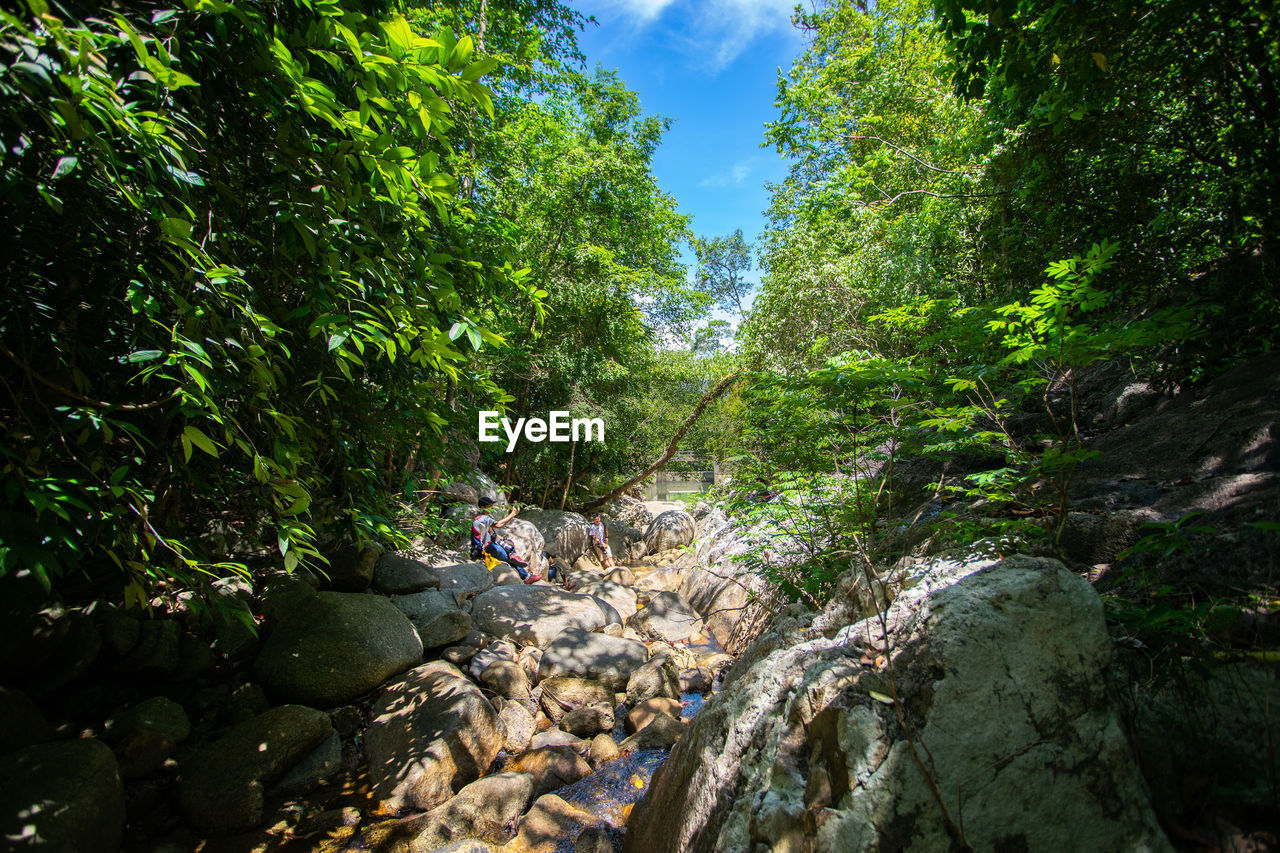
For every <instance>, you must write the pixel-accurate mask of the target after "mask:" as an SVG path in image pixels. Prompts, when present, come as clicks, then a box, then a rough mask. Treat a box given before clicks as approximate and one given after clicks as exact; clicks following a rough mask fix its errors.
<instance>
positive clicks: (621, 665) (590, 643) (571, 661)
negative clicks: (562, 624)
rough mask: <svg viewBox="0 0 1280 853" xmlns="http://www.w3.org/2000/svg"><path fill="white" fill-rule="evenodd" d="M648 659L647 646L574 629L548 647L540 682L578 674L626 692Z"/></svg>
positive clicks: (542, 663)
mask: <svg viewBox="0 0 1280 853" xmlns="http://www.w3.org/2000/svg"><path fill="white" fill-rule="evenodd" d="M647 658H648V650H647V649H646V648H645V645H644V643H641V642H639V641H637V640H627V639H623V638H621V637H610V636H607V635H605V634H596V633H592V632H590V631H583V630H579V629H574V628H571V629H569V630H566V631H564V632H562V633H561V634H560V635H559V636H558V637H556V639H555V640H554V641H553V642H552V643H551V644H550V645H549V646H548V647H547V650H546V652H545V653H544V654H543V655H542V661H541V663H540V664H539V665H538V677H539V678H540V679H547V678H552V677H554V676H557V675H577V676H581V677H583V678H592V679H596V680H599V681H601V682H603V683H604V684H605V685H607V686H608V687H609V688H610V689H612V690H625V689H626V686H627V681H628V680H629V679H630V677H631V673H632V672H634V671H635V670H636V669H638V668H640V666H642V665H643V664H644V662H645V660H646V659H647Z"/></svg>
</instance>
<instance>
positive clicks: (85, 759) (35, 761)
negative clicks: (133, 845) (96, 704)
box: [0, 739, 125, 853]
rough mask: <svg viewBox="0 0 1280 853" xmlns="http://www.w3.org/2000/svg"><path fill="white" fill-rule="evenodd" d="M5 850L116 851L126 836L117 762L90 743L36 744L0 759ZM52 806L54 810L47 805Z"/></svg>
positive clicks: (0, 826)
mask: <svg viewBox="0 0 1280 853" xmlns="http://www.w3.org/2000/svg"><path fill="white" fill-rule="evenodd" d="M0 779H3V780H4V784H3V785H0V837H3V838H5V839H6V841H7V844H6V849H10V850H19V849H26V848H28V847H31V848H36V847H42V848H44V849H47V850H52V851H67V853H72V851H74V853H115V851H116V850H117V849H118V848H119V847H120V841H121V838H122V836H123V834H124V822H125V812H124V787H123V783H122V782H121V781H120V772H119V769H118V768H117V766H116V758H115V756H114V755H113V754H112V753H111V750H110V749H109V748H108V747H107V746H106V745H105V744H103V743H102V742H100V741H96V740H92V739H76V740H63V741H56V742H53V743H39V744H34V745H32V746H28V747H25V748H24V749H21V750H18V751H17V752H13V753H10V754H8V755H5V756H3V757H0ZM51 806H53V807H51Z"/></svg>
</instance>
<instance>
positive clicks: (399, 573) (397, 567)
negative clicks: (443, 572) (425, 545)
mask: <svg viewBox="0 0 1280 853" xmlns="http://www.w3.org/2000/svg"><path fill="white" fill-rule="evenodd" d="M440 586H441V583H440V577H439V575H438V574H437V573H436V570H435V569H433V568H432V567H431V566H430V565H428V564H427V563H424V562H421V561H420V560H415V559H413V558H412V557H406V556H404V555H402V554H395V553H388V554H383V555H382V557H381V558H380V559H379V560H378V563H377V568H376V569H374V572H373V588H374V589H376V590H377V591H378V592H380V593H382V594H384V595H411V594H413V593H415V592H422V591H423V590H424V589H436V588H438V587H440Z"/></svg>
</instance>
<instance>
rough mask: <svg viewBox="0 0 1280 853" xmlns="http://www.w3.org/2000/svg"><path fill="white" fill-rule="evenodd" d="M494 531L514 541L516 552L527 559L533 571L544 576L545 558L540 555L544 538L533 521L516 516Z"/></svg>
mask: <svg viewBox="0 0 1280 853" xmlns="http://www.w3.org/2000/svg"><path fill="white" fill-rule="evenodd" d="M496 533H497V535H498V536H501V537H503V538H504V539H510V540H511V541H512V542H514V543H515V546H516V554H518V555H519V556H520V557H522V558H524V559H525V560H526V561H528V563H529V567H530V568H532V569H533V570H534V572H536V573H537V574H540V575H542V576H544V577H545V576H546V574H547V558H546V557H544V556H542V552H543V551H544V550H545V549H546V539H545V538H543V536H542V531H541V530H539V529H538V528H537V526H536V525H534V524H533V522H531V521H526V520H525V519H524V518H523V517H522V516H516V517H515V518H513V519H511V520H510V521H508V522H507V523H506V525H505V526H504V527H500V528H499V529H498V530H497V531H496Z"/></svg>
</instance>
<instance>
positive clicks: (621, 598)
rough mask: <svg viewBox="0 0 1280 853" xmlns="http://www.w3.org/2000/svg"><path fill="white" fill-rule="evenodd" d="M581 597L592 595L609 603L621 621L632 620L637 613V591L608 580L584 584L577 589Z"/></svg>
mask: <svg viewBox="0 0 1280 853" xmlns="http://www.w3.org/2000/svg"><path fill="white" fill-rule="evenodd" d="M574 592H577V593H579V594H581V595H591V596H595V597H596V598H598V599H600V600H601V601H605V602H608V604H609V606H610V607H612V608H613V609H614V610H615V611H617V613H618V618H619V619H620V620H623V621H625V620H627V619H630V618H631V617H632V616H634V615H635V612H636V591H635V590H634V589H632V588H631V587H629V586H623V585H622V584H620V583H617V582H616V581H611V580H609V579H608V578H600V579H599V580H593V581H591V582H590V583H586V584H583V585H582V587H581V588H579V589H575V590H574Z"/></svg>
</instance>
